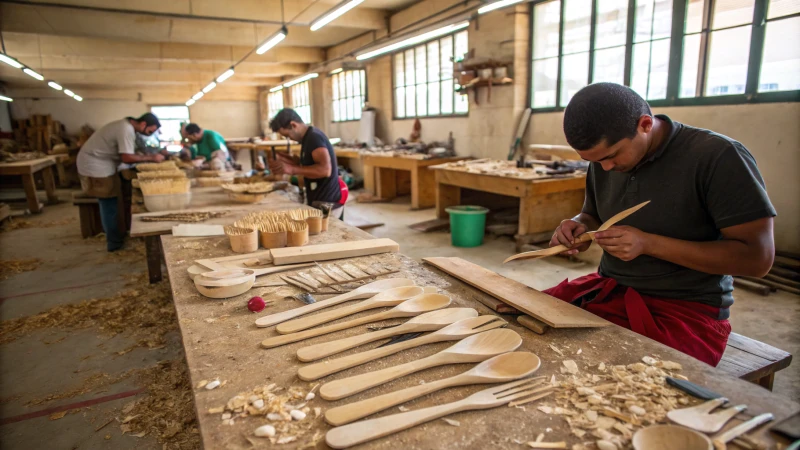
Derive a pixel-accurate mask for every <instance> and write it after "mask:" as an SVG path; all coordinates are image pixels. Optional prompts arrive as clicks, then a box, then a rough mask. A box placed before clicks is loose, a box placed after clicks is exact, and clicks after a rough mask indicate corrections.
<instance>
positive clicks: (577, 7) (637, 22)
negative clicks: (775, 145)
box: [531, 0, 800, 109]
mask: <svg viewBox="0 0 800 450" xmlns="http://www.w3.org/2000/svg"><path fill="white" fill-rule="evenodd" d="M532 11H533V20H532V23H533V30H532V33H531V35H532V37H533V42H532V49H533V52H532V54H533V61H532V68H531V69H532V70H531V74H532V75H531V105H532V107H533V108H534V109H560V108H563V107H565V106H566V105H567V104H568V103H569V100H570V99H571V98H572V96H573V95H575V93H576V92H577V91H578V90H580V89H581V88H582V87H584V86H586V85H587V84H589V83H596V82H601V81H610V82H614V83H620V84H625V85H627V86H630V87H631V88H633V89H634V90H636V91H637V92H638V93H639V94H640V95H642V97H644V98H646V99H647V100H649V101H650V102H651V103H653V104H656V105H684V104H704V103H707V104H712V103H738V102H754V101H786V100H798V99H800V91H798V90H799V89H800V1H798V0H548V1H543V2H538V3H535V4H534V5H533V7H532ZM789 36H793V38H790V37H789ZM770 91H791V92H789V93H788V94H787V93H786V92H784V93H782V94H775V93H771V92H770ZM721 96H726V97H725V98H719V99H713V98H711V97H721Z"/></svg>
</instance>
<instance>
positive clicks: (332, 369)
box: [297, 334, 441, 381]
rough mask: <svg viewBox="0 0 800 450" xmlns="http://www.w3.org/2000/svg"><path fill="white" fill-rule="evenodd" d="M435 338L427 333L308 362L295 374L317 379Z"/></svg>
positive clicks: (428, 342) (303, 378)
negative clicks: (340, 355)
mask: <svg viewBox="0 0 800 450" xmlns="http://www.w3.org/2000/svg"><path fill="white" fill-rule="evenodd" d="M437 338H438V336H435V335H433V334H429V335H428V336H421V337H418V338H416V339H411V340H409V341H405V342H400V343H397V344H393V345H389V346H388V347H379V348H374V349H372V350H368V351H366V352H361V353H355V354H353V355H348V356H345V357H343V358H338V359H334V360H331V361H324V362H319V363H316V364H310V365H308V366H305V367H301V368H300V370H298V371H297V376H298V377H299V378H300V379H301V380H305V381H312V380H318V379H320V378H322V377H325V376H328V375H330V374H333V373H336V372H341V371H342V370H345V369H349V368H351V367H355V366H360V365H361V364H364V363H368V362H370V361H374V360H376V359H379V358H383V357H385V356H389V355H393V354H395V353H398V352H400V351H403V350H407V349H409V348H414V347H418V346H420V345H424V344H430V343H432V342H439V340H440V339H441V338H439V339H438V340H437Z"/></svg>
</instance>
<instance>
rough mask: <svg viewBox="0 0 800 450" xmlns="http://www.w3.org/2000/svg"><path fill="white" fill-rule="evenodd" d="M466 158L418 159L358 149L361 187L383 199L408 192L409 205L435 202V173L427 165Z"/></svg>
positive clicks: (422, 205) (430, 205)
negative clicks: (362, 175)
mask: <svg viewBox="0 0 800 450" xmlns="http://www.w3.org/2000/svg"><path fill="white" fill-rule="evenodd" d="M465 159H469V158H465V157H458V156H456V157H447V158H427V159H422V158H420V157H418V156H416V155H393V154H392V153H391V152H389V154H387V155H382V154H380V153H371V154H367V153H362V154H361V162H362V163H363V164H364V189H365V190H367V191H368V192H371V193H373V194H375V196H376V197H378V198H380V199H383V200H392V199H394V198H395V197H397V196H399V195H405V194H409V193H410V194H411V209H412V210H416V209H425V208H432V207H433V206H435V205H436V197H435V193H434V187H435V183H436V181H435V177H434V173H433V171H432V170H431V169H430V168H429V167H430V166H433V165H437V164H443V163H447V162H455V161H461V160H465Z"/></svg>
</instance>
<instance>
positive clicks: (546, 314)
mask: <svg viewBox="0 0 800 450" xmlns="http://www.w3.org/2000/svg"><path fill="white" fill-rule="evenodd" d="M422 260H423V261H424V262H426V263H428V264H431V265H433V266H435V267H438V268H439V269H441V270H442V271H444V272H446V273H448V274H450V275H452V276H454V277H456V278H458V279H459V280H461V281H464V282H465V283H467V284H470V285H472V286H475V287H476V288H478V289H480V290H482V291H483V292H486V293H487V294H489V295H491V296H493V297H495V298H497V299H498V300H502V301H503V302H505V303H507V304H509V305H511V306H513V307H514V308H517V309H519V310H520V311H523V312H525V313H527V314H529V315H530V316H532V317H533V318H535V319H538V320H540V321H542V322H544V323H546V324H547V325H550V326H551V327H553V328H593V327H605V326H608V325H611V322H608V321H606V320H605V319H602V318H601V317H598V316H596V315H594V314H592V313H590V312H588V311H585V310H583V309H580V308H578V307H576V306H573V305H570V304H569V303H567V302H563V301H561V300H559V299H557V298H555V297H551V296H549V295H547V294H544V293H542V292H539V291H537V290H536V289H533V288H531V287H529V286H526V285H524V284H522V283H519V282H517V281H514V280H511V279H509V278H506V277H504V276H502V275H499V274H497V273H495V272H492V271H491V270H488V269H484V268H483V267H481V266H479V265H477V264H473V263H471V262H469V261H465V260H463V259H461V258H442V257H437V258H423V259H422Z"/></svg>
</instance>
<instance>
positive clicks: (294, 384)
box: [160, 202, 800, 450]
mask: <svg viewBox="0 0 800 450" xmlns="http://www.w3.org/2000/svg"><path fill="white" fill-rule="evenodd" d="M289 206H294V207H300V206H298V205H296V204H289ZM286 207H287V203H285V202H271V203H269V204H267V205H261V208H262V209H282V208H286ZM160 238H161V243H162V245H163V250H164V257H165V260H166V264H167V269H168V272H169V282H170V284H171V291H172V295H173V299H174V303H175V309H176V311H177V317H178V322H179V325H180V332H181V334H182V338H183V339H182V340H183V345H184V349H185V352H186V361H187V363H188V367H189V374H190V376H191V381H192V385H193V386H194V401H195V406H196V408H197V417H198V423H199V431H200V434H201V436H202V442H203V446H204V448H207V449H224V448H273V447H271V446H270V445H271V440H270V439H269V438H259V437H255V436H254V434H253V433H254V430H255V429H256V428H257V427H259V426H262V425H265V424H269V423H272V424H274V425H275V426H276V428H277V429H278V433H277V435H276V436H274V437H273V439H272V440H273V441H276V440H277V442H282V441H288V443H286V444H285V445H281V446H279V447H278V448H286V449H294V448H327V447H326V445H325V441H324V437H325V433H326V432H327V431H328V430H330V429H331V426H330V425H328V424H327V423H326V422H325V421H324V419H323V415H324V412H325V411H326V410H328V409H329V408H331V407H334V406H341V405H344V404H348V403H351V402H354V401H359V400H364V399H367V398H370V397H373V396H375V395H379V394H385V393H388V392H392V391H395V390H398V389H402V388H406V387H410V386H419V385H421V384H423V383H430V382H432V381H434V380H438V379H441V378H444V377H449V376H454V375H456V374H459V373H462V372H464V371H466V370H467V369H468V368H470V367H471V366H469V365H465V364H458V365H450V366H441V367H437V368H433V369H428V370H423V371H420V372H417V373H415V374H413V375H409V376H406V377H403V378H400V379H398V380H396V381H393V382H389V383H386V384H384V385H381V386H379V387H376V388H373V389H369V390H367V391H364V392H362V393H360V394H356V395H354V396H352V397H349V398H346V399H343V400H338V401H326V400H324V399H322V398H321V397H320V395H319V392H318V391H317V395H316V398H313V399H310V400H305V398H306V397H305V396H306V395H307V393H308V392H310V391H312V389H315V386H316V385H318V383H319V382H322V383H324V382H329V381H331V380H336V379H342V378H345V377H349V376H352V375H355V374H361V373H365V372H368V371H373V370H377V369H381V368H385V367H389V366H393V365H396V364H401V363H406V362H410V361H413V360H417V359H420V358H422V357H425V356H429V355H432V354H434V353H436V352H438V351H440V350H443V349H446V348H448V347H450V346H451V345H453V342H447V343H438V344H430V345H424V346H421V347H417V348H415V349H413V350H407V351H402V352H399V353H397V354H394V355H392V356H389V357H387V358H383V359H380V360H377V361H374V362H371V363H368V364H365V365H362V366H358V367H355V368H352V369H349V370H346V371H343V372H340V373H338V374H335V375H331V376H328V377H325V378H323V379H321V380H319V381H311V382H306V381H302V380H300V379H299V378H298V377H297V375H296V374H297V370H298V369H299V368H300V367H302V366H303V364H302V363H300V361H299V360H298V359H297V358H296V352H297V350H298V349H300V348H301V347H304V346H307V345H311V344H318V343H321V342H329V341H331V340H334V339H340V338H343V337H348V336H355V335H357V334H361V333H366V332H368V331H367V326H360V327H356V328H353V329H349V330H346V331H340V332H337V333H335V334H329V335H326V336H321V337H317V338H313V339H310V340H307V341H303V342H298V343H294V344H289V345H284V346H282V347H276V348H271V349H264V348H261V347H260V345H259V344H260V342H261V341H262V340H264V339H266V338H268V337H272V336H276V335H277V333H276V331H275V330H274V327H273V328H258V327H256V326H255V323H254V322H255V320H256V319H257V318H259V317H261V316H264V315H267V314H273V313H276V312H281V311H285V310H289V309H292V308H296V307H300V306H302V303H301V302H299V301H298V300H295V299H293V298H290V296H291V295H294V294H296V293H298V292H299V290H297V289H295V288H292V287H291V286H276V285H275V284H278V283H279V282H280V278H279V277H278V275H267V276H264V277H262V278H263V279H265V280H266V281H267V283H266V284H269V282H270V280H271V281H273V282H278V283H274V284H272V285H271V286H270V287H256V288H252V289H251V290H250V291H249V292H247V293H245V294H242V295H239V296H237V297H233V298H228V299H224V300H213V299H209V298H206V297H203V296H201V295H200V294H199V293H198V291H197V289H196V288H195V286H194V284H193V281H192V280H191V279H190V277H189V275H188V273H187V268H188V267H189V266H191V265H192V264H194V261H196V260H199V259H206V258H216V257H224V256H230V255H233V253H232V252H231V250H230V248H229V245H228V243H227V239H226V238H225V237H210V238H180V237H175V236H171V235H162V236H161V237H160ZM369 238H371V236H370V235H369V234H367V233H366V232H363V231H361V230H359V229H357V228H354V227H352V226H349V225H347V224H345V223H343V222H340V221H336V220H332V221H331V225H330V229H329V231H327V232H325V233H322V234H319V235H316V236H311V238H310V243H309V244H311V245H313V244H320V243H334V242H346V241H353V240H362V239H369ZM402 244H403V243H402V242H400V245H401V251H402ZM432 256H435V255H432ZM354 261H355V262H354V263H357V264H359V265H362V266H370V267H383V268H391V269H396V270H397V272H396V273H394V274H391V275H384V276H381V278H387V277H388V278H397V277H406V278H410V279H412V280H413V281H414V282H415V283H416V284H417V285H420V286H435V287H436V288H438V289H439V291H440V292H441V293H444V294H446V295H448V296H450V297H451V298H452V305H451V307H470V308H475V309H476V310H477V311H478V312H479V313H480V314H494V312H493V311H491V310H490V309H489V308H487V307H486V306H484V303H485V302H489V303H491V302H490V300H489V297H488V296H487V294H484V293H483V292H481V291H479V290H477V289H475V288H473V287H471V286H469V285H467V284H465V283H463V282H461V281H459V280H457V279H455V278H453V277H451V276H449V275H446V274H445V273H443V272H440V271H439V270H437V269H434V268H432V267H431V266H427V265H423V264H422V263H420V262H418V261H415V260H412V259H411V258H408V257H406V256H404V255H403V254H402V253H384V254H379V255H373V256H368V257H361V258H355V259H354ZM262 278H259V279H258V280H261V279H262ZM256 295H257V296H261V297H262V298H263V299H264V300H266V301H267V303H268V306H267V308H266V309H265V310H264V311H263V312H261V313H257V314H254V313H252V312H250V311H248V309H247V302H248V299H250V298H251V297H253V296H256ZM315 295H316V294H315ZM318 297H319V298H318V300H320V299H322V296H319V295H318ZM374 312H375V310H373V311H372V313H374ZM366 314H370V313H369V312H366V313H360V314H359V315H358V316H359V317H361V316H362V315H366ZM501 317H503V318H504V319H505V320H507V321H508V328H509V329H511V330H513V331H515V332H517V333H519V335H520V336H521V337H522V344H521V346H520V347H519V348H518V350H517V351H528V352H532V353H534V354H536V355H538V356H539V358H541V367H540V368H539V370H538V371H537V372H536V373H535V374H534V375H536V376H543V377H544V379H545V380H550V379H551V377H552V376H553V375H555V376H556V377H557V379H558V380H560V381H561V380H568V379H570V375H569V374H564V373H563V367H564V365H563V361H564V360H574V361H575V363H576V364H577V369H578V370H579V371H580V374H589V373H591V374H595V373H600V372H597V371H598V370H599V368H598V366H599V365H600V364H601V363H603V364H605V365H606V367H609V368H610V367H612V366H614V365H628V364H634V363H640V362H641V361H642V358H643V357H644V356H652V357H655V358H657V359H660V360H664V361H672V362H677V363H680V364H681V365H682V370H681V371H680V372H679V373H680V374H682V375H683V376H685V377H687V378H688V379H689V380H690V381H692V382H694V383H697V384H700V385H703V386H706V387H708V388H710V389H712V390H714V391H716V392H719V393H721V394H722V395H725V396H726V397H728V398H729V399H730V400H731V401H732V402H733V404H747V405H748V410H747V413H748V414H750V415H755V414H759V413H763V412H771V413H773V414H774V415H775V419H776V421H777V420H781V419H783V418H785V417H788V416H789V415H791V414H793V413H795V412H797V411H799V410H800V405H799V404H798V403H796V402H794V401H792V400H790V399H788V398H785V397H782V396H779V395H774V394H772V393H770V392H769V391H767V390H766V389H763V388H761V387H759V386H757V385H755V384H752V383H749V382H747V381H744V380H741V379H737V378H734V377H731V376H730V375H728V374H727V373H725V372H723V371H722V370H719V369H716V368H713V367H711V366H709V365H707V364H705V363H702V362H700V361H698V360H695V359H694V358H692V357H689V356H687V355H684V354H682V353H680V352H678V351H675V350H673V349H671V348H668V347H666V346H664V345H662V344H659V343H657V342H655V341H653V340H650V339H648V338H645V337H642V336H640V335H637V334H635V333H633V332H631V331H629V330H626V329H623V328H620V327H617V326H614V325H611V326H607V327H603V328H573V329H551V330H549V331H547V332H546V333H545V334H543V335H538V334H534V333H533V332H531V331H529V330H528V329H526V328H522V327H521V326H519V325H518V324H517V322H516V321H515V320H513V316H506V315H504V316H501ZM350 318H352V317H350ZM343 320H347V318H346V319H343ZM404 320H407V319H394V320H387V321H383V322H378V323H375V324H372V325H377V326H388V325H391V324H397V323H402V322H403V321H404ZM378 344H380V342H377V343H374V344H369V345H367V346H363V347H360V348H358V349H353V350H350V351H347V352H344V353H341V354H339V355H335V356H333V357H332V358H336V357H340V356H345V355H349V354H352V353H355V352H357V351H363V350H365V349H369V348H374V347H376V346H377V345H378ZM215 380H219V382H220V385H219V387H217V388H215V389H213V390H209V389H206V388H205V387H201V386H202V385H203V383H202V382H212V381H215ZM215 384H216V383H215ZM265 386H266V387H267V389H268V390H271V391H272V392H275V393H277V394H278V396H279V397H280V395H284V394H286V393H287V392H288V393H294V394H295V397H294V399H291V403H292V404H293V405H297V407H308V408H309V413H308V414H307V416H306V417H305V418H304V419H302V420H300V421H296V422H293V421H288V422H274V421H270V420H269V419H267V418H266V417H263V416H249V417H241V418H240V417H237V415H236V414H234V416H233V419H234V420H233V421H231V420H230V418H229V417H226V418H225V419H223V413H222V408H221V407H223V406H225V405H226V403H228V402H229V400H231V399H232V398H233V397H235V396H237V395H243V396H245V398H246V397H247V396H248V395H250V393H251V392H253V390H254V389H256V388H258V389H263V388H264V387H265ZM486 387H487V386H486V385H479V386H476V385H470V386H462V387H455V388H450V389H445V390H442V391H438V392H436V393H434V394H431V395H427V396H424V397H421V398H419V399H416V400H414V401H412V402H409V403H407V404H404V405H402V407H393V408H390V409H389V410H387V411H383V412H382V413H379V414H377V415H376V416H375V417H381V416H385V415H388V414H394V413H397V412H399V411H401V410H402V411H404V410H407V409H408V410H415V409H419V408H423V407H429V406H433V405H439V404H443V403H447V402H452V401H456V400H458V399H461V398H464V397H465V396H466V395H469V394H471V393H474V392H477V391H479V390H482V389H485V388H486ZM557 398H558V394H556V395H554V396H551V397H548V398H545V399H543V400H541V401H539V402H536V403H530V404H528V405H525V406H521V407H507V406H502V407H498V408H494V409H489V410H482V411H470V412H462V413H458V414H454V415H451V416H449V417H448V418H449V419H452V420H453V421H455V422H446V421H443V420H435V421H432V422H429V423H427V424H425V425H421V426H417V427H414V428H411V429H409V430H406V431H402V432H399V433H396V434H393V435H390V436H387V437H384V438H380V439H377V440H374V441H371V442H369V443H366V444H364V445H361V446H359V447H358V448H359V449H401V448H403V449H405V448H408V449H411V448H414V449H438V448H456V449H490V448H491V449H513V450H518V449H520V448H523V446H522V445H520V444H523V443H525V442H528V441H534V440H535V439H536V437H537V435H539V434H540V433H545V436H546V438H545V441H565V442H566V443H567V446H566V448H571V446H572V445H573V444H579V443H582V442H587V441H588V442H594V441H595V440H596V439H597V438H595V437H593V436H591V435H586V436H583V438H579V437H578V436H576V435H575V434H573V433H572V432H571V429H570V426H569V425H568V423H567V421H566V420H565V419H564V418H565V417H568V416H564V415H558V414H555V413H551V414H547V413H546V412H543V411H542V410H540V409H539V408H538V406H540V405H550V406H555V405H556V404H557V403H556V399H557ZM693 402H696V400H693ZM234 403H235V402H234ZM301 403H302V404H304V405H302V406H300V404H301ZM316 408H319V410H316ZM406 408H407V409H406ZM209 410H211V411H212V412H209ZM318 412H319V413H320V414H319V415H318V414H317V413H318ZM740 417H741V416H740ZM736 423H739V421H738V420H734V421H733V423H731V424H729V426H732V425H734V424H736ZM760 433H762V434H761V435H760V436H766V433H765V432H763V429H762V431H761V432H760ZM765 439H769V438H765ZM767 442H769V440H767ZM273 443H274V442H273ZM589 448H594V447H589ZM730 448H734V447H733V446H731V447H730Z"/></svg>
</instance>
